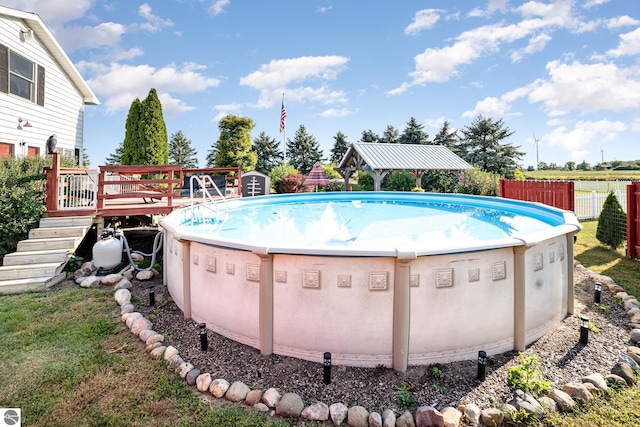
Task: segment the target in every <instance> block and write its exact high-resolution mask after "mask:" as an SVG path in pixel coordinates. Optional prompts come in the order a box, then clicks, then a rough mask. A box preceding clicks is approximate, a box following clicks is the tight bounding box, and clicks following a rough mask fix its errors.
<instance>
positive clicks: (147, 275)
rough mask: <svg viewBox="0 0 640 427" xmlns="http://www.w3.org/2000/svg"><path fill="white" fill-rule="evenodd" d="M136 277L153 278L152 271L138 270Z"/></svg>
mask: <svg viewBox="0 0 640 427" xmlns="http://www.w3.org/2000/svg"><path fill="white" fill-rule="evenodd" d="M136 279H138V280H151V279H153V272H152V271H149V270H147V271H138V273H137V274H136Z"/></svg>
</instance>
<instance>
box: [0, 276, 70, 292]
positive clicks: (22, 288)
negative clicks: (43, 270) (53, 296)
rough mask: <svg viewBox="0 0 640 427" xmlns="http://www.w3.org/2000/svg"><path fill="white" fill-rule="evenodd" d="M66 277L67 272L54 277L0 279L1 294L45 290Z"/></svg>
mask: <svg viewBox="0 0 640 427" xmlns="http://www.w3.org/2000/svg"><path fill="white" fill-rule="evenodd" d="M65 277H66V275H65V273H59V274H57V275H55V276H53V277H35V278H29V279H15V280H0V295H9V294H19V293H23V292H38V291H45V290H47V289H49V288H50V287H51V286H53V285H56V284H58V283H60V282H62V281H63V280H64V278H65Z"/></svg>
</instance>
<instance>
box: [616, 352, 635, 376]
mask: <svg viewBox="0 0 640 427" xmlns="http://www.w3.org/2000/svg"><path fill="white" fill-rule="evenodd" d="M618 361H619V362H623V363H626V364H627V365H629V366H631V369H633V372H634V373H635V374H637V373H638V371H639V370H640V367H639V366H638V363H637V362H636V361H635V360H633V358H631V357H629V356H627V355H626V354H621V355H620V357H618Z"/></svg>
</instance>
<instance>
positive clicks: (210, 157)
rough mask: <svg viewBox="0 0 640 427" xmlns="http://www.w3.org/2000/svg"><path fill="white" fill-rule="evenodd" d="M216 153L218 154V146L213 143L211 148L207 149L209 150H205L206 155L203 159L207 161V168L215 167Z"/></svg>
mask: <svg viewBox="0 0 640 427" xmlns="http://www.w3.org/2000/svg"><path fill="white" fill-rule="evenodd" d="M217 155H218V147H217V146H216V144H215V143H214V144H213V145H212V146H211V148H210V149H209V151H207V157H206V158H205V161H206V163H207V167H208V168H215V167H216V156H217Z"/></svg>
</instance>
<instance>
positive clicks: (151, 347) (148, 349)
mask: <svg viewBox="0 0 640 427" xmlns="http://www.w3.org/2000/svg"><path fill="white" fill-rule="evenodd" d="M158 347H162V343H161V342H154V343H153V344H149V345H145V347H144V351H146V352H147V353H151V352H152V351H153V350H154V349H156V348H158Z"/></svg>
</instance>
